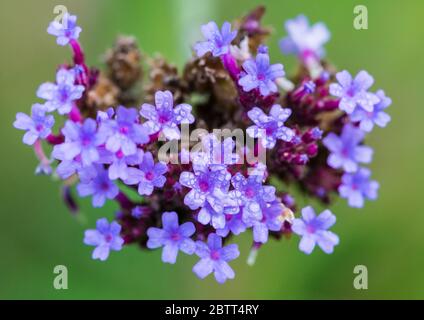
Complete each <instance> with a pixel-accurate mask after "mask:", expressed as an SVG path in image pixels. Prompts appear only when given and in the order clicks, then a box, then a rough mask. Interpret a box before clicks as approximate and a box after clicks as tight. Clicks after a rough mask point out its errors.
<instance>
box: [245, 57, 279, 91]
mask: <svg viewBox="0 0 424 320" xmlns="http://www.w3.org/2000/svg"><path fill="white" fill-rule="evenodd" d="M243 69H244V71H245V72H246V73H245V74H244V75H242V77H241V78H240V79H239V81H238V84H239V85H240V86H242V87H243V90H244V91H246V92H249V91H251V90H253V89H259V92H260V94H261V95H262V96H268V95H269V94H271V93H274V92H277V91H278V88H277V85H276V84H275V80H276V79H277V78H281V77H283V76H284V67H283V65H282V64H281V63H277V64H272V65H270V64H269V55H268V54H267V53H258V54H257V55H256V59H255V60H253V59H249V60H247V61H245V62H244V63H243Z"/></svg>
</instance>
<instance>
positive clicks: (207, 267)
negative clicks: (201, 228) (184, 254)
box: [193, 233, 240, 283]
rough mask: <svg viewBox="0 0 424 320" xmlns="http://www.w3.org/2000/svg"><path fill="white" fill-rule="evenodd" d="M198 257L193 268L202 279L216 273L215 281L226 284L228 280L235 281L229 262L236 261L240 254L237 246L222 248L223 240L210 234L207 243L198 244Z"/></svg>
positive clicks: (200, 242) (199, 242)
mask: <svg viewBox="0 0 424 320" xmlns="http://www.w3.org/2000/svg"><path fill="white" fill-rule="evenodd" d="M196 255H197V256H199V257H200V260H199V262H197V263H196V264H195V265H194V267H193V272H194V273H195V274H196V275H197V276H198V277H199V278H200V279H204V278H206V277H207V276H208V275H209V274H210V273H212V272H214V275H215V279H216V281H218V282H219V283H224V282H225V281H226V280H227V279H234V276H235V274H234V271H233V269H232V268H231V267H230V266H229V264H228V261H231V260H234V259H236V258H237V257H238V256H239V255H240V252H239V250H238V246H237V245H236V244H229V245H227V246H225V247H223V246H222V238H221V237H220V236H218V235H216V234H214V233H211V234H209V236H208V241H207V243H204V242H202V241H197V242H196Z"/></svg>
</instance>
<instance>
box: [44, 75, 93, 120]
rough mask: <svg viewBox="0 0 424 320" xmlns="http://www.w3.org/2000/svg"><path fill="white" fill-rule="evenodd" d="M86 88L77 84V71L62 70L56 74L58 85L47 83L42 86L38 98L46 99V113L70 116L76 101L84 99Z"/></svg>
mask: <svg viewBox="0 0 424 320" xmlns="http://www.w3.org/2000/svg"><path fill="white" fill-rule="evenodd" d="M84 90H85V88H84V86H81V85H77V84H75V70H74V69H69V70H67V69H64V68H61V69H59V70H58V71H57V73H56V83H51V82H46V83H43V84H42V85H40V87H39V88H38V90H37V96H38V97H39V98H41V99H45V100H46V103H45V106H46V111H48V112H51V111H54V110H57V112H59V114H68V113H69V112H71V110H72V106H73V105H74V103H75V101H76V100H78V99H80V98H81V97H82V94H83V92H84Z"/></svg>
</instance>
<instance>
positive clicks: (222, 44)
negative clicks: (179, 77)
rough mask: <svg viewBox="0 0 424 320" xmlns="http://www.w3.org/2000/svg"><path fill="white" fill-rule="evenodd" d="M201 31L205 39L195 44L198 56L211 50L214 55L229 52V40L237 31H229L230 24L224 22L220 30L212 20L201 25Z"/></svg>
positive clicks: (233, 37) (231, 39) (232, 38)
mask: <svg viewBox="0 0 424 320" xmlns="http://www.w3.org/2000/svg"><path fill="white" fill-rule="evenodd" d="M202 33H203V36H204V37H205V39H206V41H201V42H198V43H196V44H195V46H194V50H195V51H196V54H197V56H198V57H201V56H203V55H205V54H206V53H207V52H211V53H212V55H213V56H214V57H219V56H222V55H224V54H226V53H228V52H229V50H230V45H231V42H232V41H233V40H234V39H235V37H236V36H237V31H231V24H230V23H229V22H224V24H223V25H222V27H221V31H220V30H219V28H218V26H217V25H216V23H215V22H214V21H211V22H209V23H207V24H205V25H203V26H202Z"/></svg>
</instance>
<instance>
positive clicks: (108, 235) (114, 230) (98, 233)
mask: <svg viewBox="0 0 424 320" xmlns="http://www.w3.org/2000/svg"><path fill="white" fill-rule="evenodd" d="M120 232H121V226H120V225H119V224H118V223H117V222H116V221H112V222H111V223H110V224H109V222H108V221H107V219H106V218H101V219H99V220H97V223H96V229H95V230H94V229H90V230H86V231H85V235H84V243H85V244H86V245H89V246H95V247H96V248H95V249H94V251H93V255H92V257H93V259H99V260H101V261H105V260H106V259H107V258H108V257H109V252H110V250H113V251H120V250H121V249H122V245H123V244H124V239H122V237H121V236H120Z"/></svg>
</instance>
